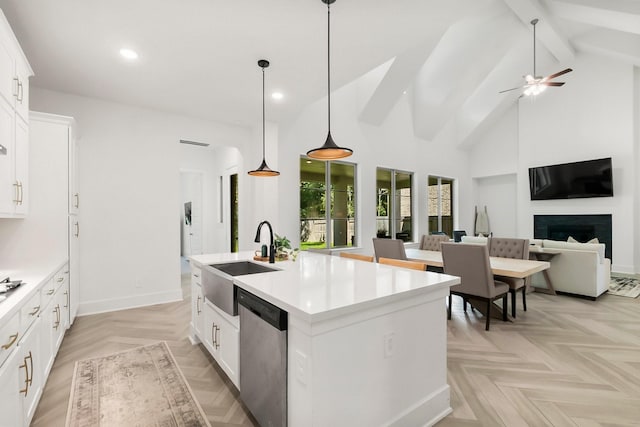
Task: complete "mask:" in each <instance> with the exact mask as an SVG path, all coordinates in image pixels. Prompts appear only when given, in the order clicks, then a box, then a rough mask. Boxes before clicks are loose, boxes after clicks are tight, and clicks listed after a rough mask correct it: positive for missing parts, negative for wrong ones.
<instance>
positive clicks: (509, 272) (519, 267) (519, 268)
mask: <svg viewBox="0 0 640 427" xmlns="http://www.w3.org/2000/svg"><path fill="white" fill-rule="evenodd" d="M406 253H407V258H409V259H410V260H416V261H421V262H424V263H426V264H427V265H430V266H433V267H442V266H443V264H442V252H439V251H425V250H422V249H407V250H406ZM489 263H490V264H491V271H492V272H493V274H494V275H496V276H505V277H515V278H518V279H523V278H525V277H528V276H531V275H532V274H533V273H537V272H539V271H542V270H546V269H548V268H549V266H550V265H549V263H548V262H546V261H532V260H526V259H513V258H498V257H490V258H489Z"/></svg>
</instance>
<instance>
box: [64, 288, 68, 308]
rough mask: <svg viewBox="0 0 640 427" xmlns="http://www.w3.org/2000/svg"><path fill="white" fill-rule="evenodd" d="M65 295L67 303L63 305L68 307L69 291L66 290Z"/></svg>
mask: <svg viewBox="0 0 640 427" xmlns="http://www.w3.org/2000/svg"><path fill="white" fill-rule="evenodd" d="M64 295H65V296H66V297H67V299H66V301H67V303H66V304H65V305H63V307H64V308H68V307H69V292H67V291H64Z"/></svg>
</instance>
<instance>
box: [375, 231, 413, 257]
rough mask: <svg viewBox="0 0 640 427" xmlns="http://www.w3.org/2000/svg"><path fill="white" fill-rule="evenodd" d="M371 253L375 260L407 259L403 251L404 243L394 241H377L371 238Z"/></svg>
mask: <svg viewBox="0 0 640 427" xmlns="http://www.w3.org/2000/svg"><path fill="white" fill-rule="evenodd" d="M373 252H374V254H375V257H376V260H378V261H379V260H380V258H381V257H382V258H393V259H402V260H406V259H407V254H406V252H405V251H404V242H403V241H402V240H396V239H378V238H376V237H374V238H373Z"/></svg>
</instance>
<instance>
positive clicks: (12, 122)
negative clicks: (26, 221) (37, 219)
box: [0, 11, 33, 218]
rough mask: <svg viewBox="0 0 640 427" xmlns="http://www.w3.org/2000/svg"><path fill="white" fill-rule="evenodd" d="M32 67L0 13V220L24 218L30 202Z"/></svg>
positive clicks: (0, 12)
mask: <svg viewBox="0 0 640 427" xmlns="http://www.w3.org/2000/svg"><path fill="white" fill-rule="evenodd" d="M32 75H33V70H32V69H31V66H30V65H29V62H28V61H27V59H26V57H25V56H24V53H23V52H22V49H21V48H20V45H19V44H18V41H17V40H16V38H15V35H14V34H13V32H12V31H11V27H10V26H9V23H8V22H7V20H6V18H5V16H4V14H3V13H2V11H0V217H3V218H11V217H23V216H24V215H26V214H27V212H28V200H29V186H28V176H29V169H28V166H29V162H28V158H29V124H28V123H29V122H28V120H29V77H30V76H32Z"/></svg>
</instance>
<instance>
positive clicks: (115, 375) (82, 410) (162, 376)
mask: <svg viewBox="0 0 640 427" xmlns="http://www.w3.org/2000/svg"><path fill="white" fill-rule="evenodd" d="M66 426H67V427H72V426H73V427H87V426H91V427H93V426H96V427H97V426H100V427H107V426H113V427H116V426H118V427H121V426H171V427H179V426H184V427H187V426H188V427H201V426H207V427H210V424H209V422H208V421H207V419H206V417H205V415H204V413H203V411H202V408H201V407H200V405H199V404H198V402H197V401H196V400H195V398H194V397H193V394H192V393H191V389H190V388H189V385H188V384H187V382H186V380H185V379H184V376H183V375H182V372H180V369H179V368H178V365H177V364H176V361H175V359H174V358H173V355H172V354H171V351H170V350H169V347H168V346H167V343H165V342H159V343H156V344H151V345H147V346H143V347H137V348H134V349H132V350H127V351H123V352H120V353H114V354H110V355H108V356H104V357H98V358H95V359H87V360H80V361H78V362H76V366H75V371H74V373H73V381H72V383H71V397H70V399H69V409H68V411H67V422H66Z"/></svg>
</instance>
